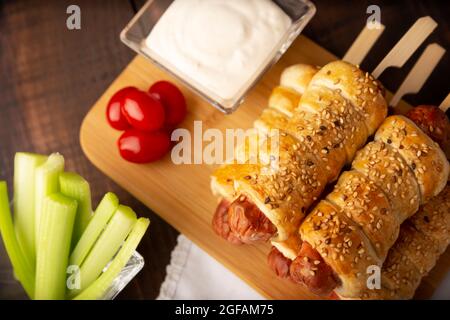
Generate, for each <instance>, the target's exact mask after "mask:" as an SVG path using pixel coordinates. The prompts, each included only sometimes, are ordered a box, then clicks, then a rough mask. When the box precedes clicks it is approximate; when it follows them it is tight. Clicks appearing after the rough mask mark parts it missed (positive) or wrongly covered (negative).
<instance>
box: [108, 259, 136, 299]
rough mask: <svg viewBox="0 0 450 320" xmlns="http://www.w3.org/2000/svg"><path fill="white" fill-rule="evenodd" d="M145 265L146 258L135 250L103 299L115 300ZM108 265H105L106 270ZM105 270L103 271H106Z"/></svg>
mask: <svg viewBox="0 0 450 320" xmlns="http://www.w3.org/2000/svg"><path fill="white" fill-rule="evenodd" d="M143 267H144V258H143V257H142V256H141V255H140V254H139V252H137V251H135V252H134V253H133V255H132V256H131V258H130V260H129V261H128V262H127V264H126V265H125V267H123V269H122V271H120V273H119V275H118V276H117V278H116V279H114V281H113V283H112V284H111V287H109V289H108V290H107V291H106V292H105V295H104V296H103V297H102V300H113V299H114V298H115V297H117V295H118V294H119V293H120V292H121V291H122V290H123V289H124V288H125V287H126V286H127V284H129V283H130V281H131V280H132V279H133V278H134V277H135V276H136V275H137V274H138V273H139V271H141V270H142V268H143ZM106 269H108V266H106V267H105V270H106ZM105 270H103V271H105Z"/></svg>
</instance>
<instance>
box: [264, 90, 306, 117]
mask: <svg viewBox="0 0 450 320" xmlns="http://www.w3.org/2000/svg"><path fill="white" fill-rule="evenodd" d="M300 98H301V95H300V94H299V93H298V92H297V91H295V90H293V89H290V88H286V87H282V86H278V87H275V88H274V89H273V90H272V94H271V95H270V97H269V102H268V107H269V108H272V109H275V110H277V111H279V112H281V113H282V114H284V115H285V116H286V117H292V116H293V115H294V113H295V109H296V108H297V106H298V103H299V102H300Z"/></svg>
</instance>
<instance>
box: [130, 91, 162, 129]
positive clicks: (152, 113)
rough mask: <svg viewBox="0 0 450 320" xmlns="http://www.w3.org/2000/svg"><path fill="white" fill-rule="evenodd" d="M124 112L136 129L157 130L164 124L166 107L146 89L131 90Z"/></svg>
mask: <svg viewBox="0 0 450 320" xmlns="http://www.w3.org/2000/svg"><path fill="white" fill-rule="evenodd" d="M122 113H123V114H124V115H125V117H126V119H127V121H128V122H129V123H130V124H131V126H132V127H133V128H135V129H140V130H143V131H157V130H159V129H161V128H162V127H163V125H164V118H165V115H164V107H163V105H162V104H161V102H160V101H159V100H158V99H156V98H155V97H154V96H152V95H150V94H148V93H147V92H144V91H140V90H139V91H133V92H129V93H128V94H127V95H126V97H125V101H124V103H123V105H122Z"/></svg>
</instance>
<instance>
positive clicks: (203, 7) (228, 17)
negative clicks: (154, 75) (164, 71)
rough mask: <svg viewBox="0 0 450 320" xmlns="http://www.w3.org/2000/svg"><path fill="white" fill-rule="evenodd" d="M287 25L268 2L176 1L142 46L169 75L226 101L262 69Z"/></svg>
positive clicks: (285, 18) (286, 21)
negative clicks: (154, 54)
mask: <svg viewBox="0 0 450 320" xmlns="http://www.w3.org/2000/svg"><path fill="white" fill-rule="evenodd" d="M290 25H291V19H290V18H289V16H288V15H286V14H285V13H284V12H283V11H282V10H281V9H280V8H279V7H278V6H277V5H276V4H275V3H273V2H272V1H270V0H175V1H174V2H173V3H172V4H171V5H170V7H169V8H168V9H167V10H166V12H165V13H164V14H163V15H162V17H161V18H160V20H159V21H158V23H157V24H156V25H155V27H154V28H153V30H152V31H151V33H150V35H149V36H148V37H147V39H146V41H145V45H146V46H147V47H148V48H149V49H150V50H151V51H153V52H154V53H156V54H157V55H158V56H159V57H160V58H162V59H163V60H164V61H166V62H167V63H168V65H166V66H167V67H168V68H169V69H171V71H174V72H175V73H177V74H179V73H181V74H182V75H183V76H182V77H183V78H186V77H188V78H190V79H192V80H194V81H195V82H197V83H198V85H200V86H201V87H203V88H204V89H207V90H208V91H210V92H212V93H213V94H215V95H217V96H218V97H220V98H222V99H223V100H227V99H231V98H233V97H234V96H235V95H236V94H238V93H239V91H240V90H241V89H242V88H243V87H244V86H245V87H247V86H248V85H249V81H250V80H251V79H252V78H253V77H254V76H255V74H257V73H258V72H259V71H261V69H262V68H263V67H264V66H265V64H266V63H267V62H268V59H270V54H271V53H272V51H273V50H274V49H275V47H276V45H277V44H278V43H279V42H280V40H282V38H283V36H284V34H285V32H286V31H287V29H288V28H289V27H290ZM174 69H175V70H174ZM177 70H178V71H179V72H177ZM194 86H195V84H194ZM202 91H203V90H202Z"/></svg>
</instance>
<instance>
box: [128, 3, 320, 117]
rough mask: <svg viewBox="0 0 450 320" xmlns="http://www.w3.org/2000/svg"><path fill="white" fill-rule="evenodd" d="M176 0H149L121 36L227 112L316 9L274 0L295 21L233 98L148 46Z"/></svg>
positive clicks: (312, 6)
mask: <svg viewBox="0 0 450 320" xmlns="http://www.w3.org/2000/svg"><path fill="white" fill-rule="evenodd" d="M173 1H174V0H149V1H148V2H147V3H146V4H145V5H144V6H143V7H142V8H141V10H139V12H138V13H137V14H136V15H135V16H134V18H133V19H132V20H131V21H130V22H129V23H128V25H127V26H126V27H125V28H124V29H123V31H122V32H121V34H120V39H121V40H122V42H123V43H125V44H126V45H127V46H128V47H130V48H131V49H133V50H134V51H136V52H137V53H138V54H140V55H142V56H144V57H146V58H147V59H149V60H150V61H152V62H153V63H154V64H156V65H157V66H159V67H160V68H162V69H163V70H165V71H166V72H168V73H169V74H171V75H172V76H174V77H176V78H177V79H178V80H180V81H181V82H182V83H184V84H185V85H186V86H187V87H189V88H190V89H191V90H192V91H194V92H195V93H196V94H198V95H199V96H200V97H202V98H203V99H205V100H206V101H208V102H209V103H210V104H212V105H213V106H214V107H216V108H217V109H219V110H221V111H222V112H224V113H232V112H233V111H235V110H236V109H237V108H238V107H239V105H240V104H241V103H242V102H243V101H244V98H245V96H246V95H247V94H248V92H249V91H250V89H252V88H253V87H254V86H255V85H256V83H257V82H258V81H259V80H260V79H261V77H262V76H263V75H264V74H265V72H266V71H267V70H268V69H269V68H270V67H271V66H272V65H274V64H275V63H276V62H277V61H278V60H279V59H280V58H281V56H282V55H283V54H284V53H285V52H286V50H287V49H288V48H289V47H290V45H291V44H292V42H293V41H294V40H295V39H296V38H297V36H298V35H299V34H300V32H301V31H302V30H303V29H304V28H305V26H306V25H307V24H308V22H309V21H310V20H311V18H312V17H313V16H314V14H315V12H316V8H315V6H314V4H312V3H311V2H310V1H309V0H272V1H273V2H274V3H276V4H277V5H278V6H279V7H280V8H281V9H282V10H283V11H284V12H285V13H286V14H287V15H288V16H289V17H290V18H291V25H290V27H289V29H288V30H287V31H286V32H285V34H284V35H283V37H282V39H281V41H279V43H278V44H277V45H276V47H275V48H274V49H273V50H272V52H270V55H269V56H268V57H267V58H266V59H265V61H264V63H263V65H262V67H261V68H260V69H259V71H258V72H256V73H255V74H253V75H252V76H251V77H250V78H249V80H248V81H247V82H246V83H245V85H243V86H242V87H241V88H240V90H239V91H238V93H237V94H235V95H234V96H233V97H232V98H229V99H223V98H220V97H219V96H218V95H216V94H214V93H212V92H211V91H208V90H207V89H204V88H201V85H199V84H198V83H196V82H195V80H193V79H190V78H188V77H187V76H184V75H182V73H181V72H179V71H177V70H176V69H175V68H173V67H169V65H168V64H167V63H166V62H164V61H162V60H161V59H159V58H158V57H157V56H156V55H153V54H152V53H151V51H150V50H148V49H147V48H146V45H145V40H146V38H147V36H148V35H149V34H150V32H151V31H152V29H153V27H154V26H155V25H156V23H157V22H158V20H159V19H160V17H161V16H162V15H163V13H164V12H165V11H166V10H167V8H168V7H169V6H170V5H171V3H172V2H173Z"/></svg>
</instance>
